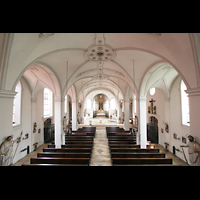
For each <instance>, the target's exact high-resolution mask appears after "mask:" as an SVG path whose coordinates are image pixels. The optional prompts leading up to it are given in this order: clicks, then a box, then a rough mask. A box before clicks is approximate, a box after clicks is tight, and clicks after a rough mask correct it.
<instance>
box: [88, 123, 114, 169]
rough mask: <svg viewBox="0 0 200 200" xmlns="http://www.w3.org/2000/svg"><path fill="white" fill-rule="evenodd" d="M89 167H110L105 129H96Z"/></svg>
mask: <svg viewBox="0 0 200 200" xmlns="http://www.w3.org/2000/svg"><path fill="white" fill-rule="evenodd" d="M90 166H112V164H111V158H110V151H109V147H108V138H107V136H106V128H105V127H102V126H97V128H96V135H95V138H94V144H93V150H92V157H91V161H90Z"/></svg>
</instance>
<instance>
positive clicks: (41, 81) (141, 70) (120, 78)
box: [24, 33, 183, 101]
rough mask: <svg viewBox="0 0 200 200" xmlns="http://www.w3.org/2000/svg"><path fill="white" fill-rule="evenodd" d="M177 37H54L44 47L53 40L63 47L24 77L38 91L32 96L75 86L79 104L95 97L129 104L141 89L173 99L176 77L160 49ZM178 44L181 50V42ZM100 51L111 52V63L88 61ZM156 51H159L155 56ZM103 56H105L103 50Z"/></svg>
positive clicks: (101, 34)
mask: <svg viewBox="0 0 200 200" xmlns="http://www.w3.org/2000/svg"><path fill="white" fill-rule="evenodd" d="M175 36H177V35H176V34H174V35H173V34H172V35H171V34H169V35H167V34H164V35H163V34H161V36H158V35H155V34H147V33H142V34H141V33H105V34H103V33H98V34H95V33H88V34H87V33H78V34H72V33H70V34H69V33H66V34H65V33H62V34H61V33H56V34H54V35H52V36H48V37H47V38H42V39H41V42H44V44H45V45H47V41H48V40H49V42H53V45H55V46H56V45H60V46H59V47H60V48H58V49H56V50H54V51H51V52H50V53H48V54H46V55H43V56H42V57H41V58H39V59H38V60H37V61H36V62H35V65H33V66H31V67H30V69H29V70H27V71H26V72H25V73H24V77H25V78H26V80H27V82H29V85H30V88H31V89H32V91H34V92H33V96H34V95H35V94H36V93H37V91H38V90H39V89H41V88H42V87H46V86H48V87H49V88H50V89H52V91H53V92H54V93H55V94H58V90H59V87H60V88H61V89H60V90H61V92H62V96H64V95H65V94H66V93H67V91H68V90H69V89H70V88H71V87H72V86H73V87H74V89H73V90H74V92H75V94H76V99H79V100H81V101H84V100H85V98H86V97H88V98H93V97H94V96H95V95H96V94H98V93H103V94H106V95H107V96H108V98H112V97H114V98H118V100H121V99H128V98H129V97H130V96H131V95H132V94H133V93H136V95H138V94H139V92H140V89H141V91H143V93H144V94H146V92H147V91H148V90H149V89H150V88H151V87H157V88H160V89H162V90H163V91H164V93H165V94H166V95H167V96H169V92H170V89H171V85H172V83H173V81H174V79H175V78H176V77H177V76H178V73H177V71H176V70H175V69H174V68H173V67H172V66H171V65H169V64H167V62H166V60H165V59H164V58H163V57H162V56H159V54H158V52H159V51H158V49H159V48H161V47H162V48H163V45H164V44H167V43H166V41H165V40H167V41H174V40H175V39H174V38H175ZM170 37H171V38H170ZM163 38H164V40H163ZM61 39H63V40H62V41H63V43H61ZM42 40H43V41H42ZM181 41H183V39H181ZM176 43H177V44H178V45H179V46H181V47H183V44H182V43H181V42H177V41H176ZM47 46H48V45H47ZM98 46H102V47H103V48H104V50H105V49H106V48H107V49H109V52H111V53H112V54H113V55H114V56H113V57H112V58H111V60H109V59H108V60H105V61H102V60H97V61H94V60H92V57H91V56H90V57H88V54H87V52H89V53H91V49H92V48H96V50H97V47H98ZM61 47H62V48H61ZM147 47H148V48H149V47H151V49H152V52H151V51H149V50H146V49H147ZM49 48H50V46H49ZM154 49H156V50H155V51H157V52H153V50H154ZM163 49H164V48H163ZM163 51H164V50H163ZM167 53H171V52H169V51H167ZM95 56H97V55H96V54H95ZM103 56H104V58H105V57H106V52H105V51H104V55H103ZM97 58H101V57H100V56H99V57H98V56H97ZM102 58H103V57H102ZM45 66H46V67H45ZM47 67H48V68H49V69H48V68H47ZM34 68H35V69H36V70H35V69H34ZM50 69H51V70H50ZM56 80H57V81H56ZM140 87H141V88H140Z"/></svg>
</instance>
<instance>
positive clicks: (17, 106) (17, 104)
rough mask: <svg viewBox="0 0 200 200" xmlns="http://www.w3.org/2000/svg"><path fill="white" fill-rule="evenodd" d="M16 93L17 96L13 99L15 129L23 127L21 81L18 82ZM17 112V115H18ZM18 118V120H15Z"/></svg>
mask: <svg viewBox="0 0 200 200" xmlns="http://www.w3.org/2000/svg"><path fill="white" fill-rule="evenodd" d="M15 92H17V94H16V95H15V97H14V99H13V119H12V121H13V124H12V126H13V127H16V126H20V125H21V122H22V120H21V117H22V116H21V115H22V84H21V81H18V83H17V85H16V87H15ZM16 112H17V113H16ZM15 118H17V120H16V119H15Z"/></svg>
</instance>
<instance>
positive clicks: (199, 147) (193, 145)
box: [180, 135, 200, 166]
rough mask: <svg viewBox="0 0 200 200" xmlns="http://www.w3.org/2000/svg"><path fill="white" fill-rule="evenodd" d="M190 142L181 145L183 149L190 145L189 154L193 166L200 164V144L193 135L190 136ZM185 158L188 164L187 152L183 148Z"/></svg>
mask: <svg viewBox="0 0 200 200" xmlns="http://www.w3.org/2000/svg"><path fill="white" fill-rule="evenodd" d="M188 139H189V142H188V144H187V145H181V146H180V147H181V148H182V150H183V147H188V154H189V160H190V165H191V166H200V144H199V143H198V142H197V141H195V139H194V137H193V136H192V135H189V136H188ZM183 155H184V158H185V160H186V162H187V164H188V160H187V158H186V156H185V152H184V150H183Z"/></svg>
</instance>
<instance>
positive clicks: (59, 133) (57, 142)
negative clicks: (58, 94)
mask: <svg viewBox="0 0 200 200" xmlns="http://www.w3.org/2000/svg"><path fill="white" fill-rule="evenodd" d="M54 102H55V106H54V112H55V146H56V148H61V140H62V124H61V123H62V120H61V99H60V98H55V99H54Z"/></svg>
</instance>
